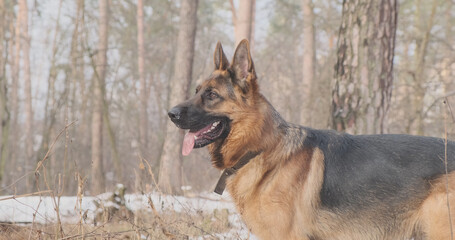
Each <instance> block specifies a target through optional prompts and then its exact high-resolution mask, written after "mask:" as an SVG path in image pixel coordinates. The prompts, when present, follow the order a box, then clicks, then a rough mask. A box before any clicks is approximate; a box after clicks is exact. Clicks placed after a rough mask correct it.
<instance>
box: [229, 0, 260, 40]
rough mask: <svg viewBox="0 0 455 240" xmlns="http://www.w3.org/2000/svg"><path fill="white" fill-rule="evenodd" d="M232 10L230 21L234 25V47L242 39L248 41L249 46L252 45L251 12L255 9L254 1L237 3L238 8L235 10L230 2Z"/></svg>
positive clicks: (248, 0)
mask: <svg viewBox="0 0 455 240" xmlns="http://www.w3.org/2000/svg"><path fill="white" fill-rule="evenodd" d="M230 3H231V10H232V20H233V23H234V35H235V45H237V44H238V43H239V42H240V41H242V40H243V39H248V40H249V41H250V45H251V44H253V43H254V39H252V36H253V34H252V33H253V31H254V29H253V16H254V15H255V14H254V13H253V11H254V10H255V9H256V7H255V6H253V5H254V4H256V1H255V0H243V1H239V8H238V9H237V10H236V9H235V6H234V2H233V0H230Z"/></svg>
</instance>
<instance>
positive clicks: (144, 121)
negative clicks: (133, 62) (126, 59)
mask: <svg viewBox="0 0 455 240" xmlns="http://www.w3.org/2000/svg"><path fill="white" fill-rule="evenodd" d="M143 8H144V3H143V1H142V0H138V1H137V47H138V49H137V51H138V72H139V82H140V86H141V90H140V99H141V101H140V102H141V105H140V109H139V139H140V143H141V146H140V150H141V153H142V154H144V152H145V151H146V150H147V149H148V146H147V137H148V136H147V131H148V117H147V109H148V108H147V102H148V93H147V92H148V91H147V89H148V87H147V82H146V78H145V70H144V66H145V57H144V55H145V49H144V9H143Z"/></svg>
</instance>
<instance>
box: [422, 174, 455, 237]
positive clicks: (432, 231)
mask: <svg viewBox="0 0 455 240" xmlns="http://www.w3.org/2000/svg"><path fill="white" fill-rule="evenodd" d="M448 181H449V184H448V185H449V202H450V213H451V216H452V217H451V221H452V226H453V227H455V225H454V224H455V185H454V184H453V183H455V172H452V173H450V174H449V175H448ZM432 184H433V186H432V191H431V194H430V195H429V196H428V198H427V199H426V200H425V202H424V203H423V204H422V207H421V209H420V214H421V215H420V221H421V226H422V230H423V232H425V233H426V234H427V239H436V240H439V239H441V240H442V239H451V232H450V224H449V222H450V219H449V213H448V212H449V211H448V205H447V191H446V177H445V175H444V176H441V177H440V178H438V179H437V180H436V181H434V182H433V183H432ZM453 230H455V229H453Z"/></svg>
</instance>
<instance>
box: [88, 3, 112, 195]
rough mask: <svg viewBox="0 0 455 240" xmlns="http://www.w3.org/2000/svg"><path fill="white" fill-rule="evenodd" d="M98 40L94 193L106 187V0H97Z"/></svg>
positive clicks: (94, 109)
mask: <svg viewBox="0 0 455 240" xmlns="http://www.w3.org/2000/svg"><path fill="white" fill-rule="evenodd" d="M99 11H100V16H99V23H98V26H99V29H98V31H99V35H98V36H99V40H98V49H97V50H98V52H97V55H96V61H97V66H96V74H95V75H96V77H95V78H94V87H93V109H92V111H93V113H92V179H91V194H92V195H96V194H100V193H102V192H104V191H105V190H106V189H105V188H106V184H105V176H104V167H103V107H104V106H103V105H104V95H103V93H104V90H103V89H104V87H105V85H104V80H105V75H106V64H107V59H106V54H107V47H108V45H107V43H108V41H107V40H108V39H107V37H108V36H107V28H108V25H107V24H108V0H99Z"/></svg>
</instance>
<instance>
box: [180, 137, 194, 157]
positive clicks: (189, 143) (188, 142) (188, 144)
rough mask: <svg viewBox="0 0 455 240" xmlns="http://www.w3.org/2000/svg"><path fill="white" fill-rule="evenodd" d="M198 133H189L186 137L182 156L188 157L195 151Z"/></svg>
mask: <svg viewBox="0 0 455 240" xmlns="http://www.w3.org/2000/svg"><path fill="white" fill-rule="evenodd" d="M195 135H196V133H192V132H187V133H186V134H185V137H184V138H183V147H182V154H183V156H188V155H189V154H190V152H191V150H193V147H194V136H195Z"/></svg>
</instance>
